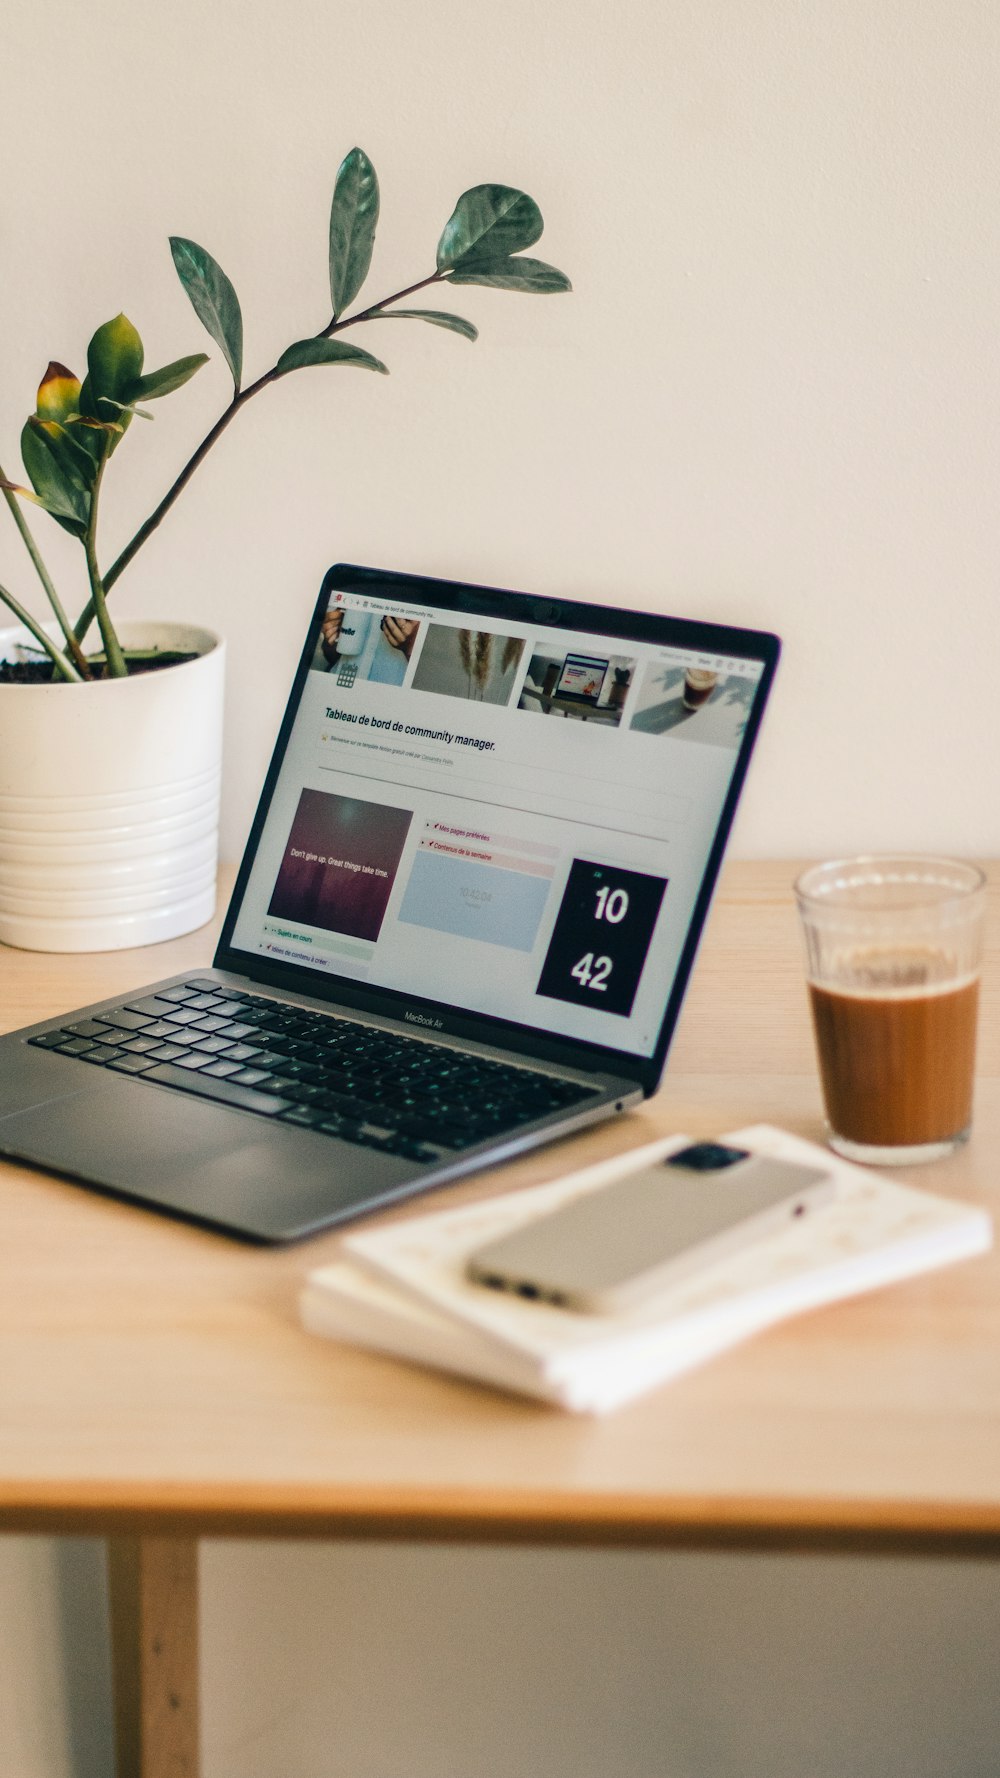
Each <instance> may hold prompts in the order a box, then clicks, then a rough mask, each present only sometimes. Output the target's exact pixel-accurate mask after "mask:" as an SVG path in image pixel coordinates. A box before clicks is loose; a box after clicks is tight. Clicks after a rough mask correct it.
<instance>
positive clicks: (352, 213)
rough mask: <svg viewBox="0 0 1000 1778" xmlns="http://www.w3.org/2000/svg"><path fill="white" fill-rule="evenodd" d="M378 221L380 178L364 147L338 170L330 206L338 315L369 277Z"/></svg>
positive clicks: (332, 286)
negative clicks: (364, 151)
mask: <svg viewBox="0 0 1000 1778" xmlns="http://www.w3.org/2000/svg"><path fill="white" fill-rule="evenodd" d="M377 222H378V180H377V178H376V177H375V168H374V167H373V166H372V164H371V161H370V160H369V159H368V156H367V155H366V154H364V153H363V152H362V150H361V149H360V148H352V149H351V152H350V154H349V155H347V156H346V157H345V159H344V160H342V161H341V163H340V166H339V168H338V170H337V182H336V184H335V186H334V188H333V203H332V205H331V208H330V297H331V300H332V302H333V313H334V316H337V315H340V314H342V313H343V311H344V310H345V309H346V308H347V305H348V303H352V302H353V301H354V298H355V297H356V296H357V294H358V291H359V290H360V289H361V286H362V284H363V283H364V281H365V279H366V278H367V276H368V268H369V266H370V265H371V262H372V248H373V246H374V245H375V225H376V223H377Z"/></svg>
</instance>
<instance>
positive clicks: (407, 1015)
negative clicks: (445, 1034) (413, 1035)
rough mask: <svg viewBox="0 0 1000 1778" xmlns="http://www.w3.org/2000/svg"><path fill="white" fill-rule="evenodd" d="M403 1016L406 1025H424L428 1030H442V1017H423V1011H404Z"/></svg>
mask: <svg viewBox="0 0 1000 1778" xmlns="http://www.w3.org/2000/svg"><path fill="white" fill-rule="evenodd" d="M403 1017H404V1019H405V1020H406V1022H407V1024H408V1025H426V1027H427V1029H428V1031H443V1030H444V1021H443V1020H442V1019H425V1018H424V1015H423V1013H420V1012H404V1014H403Z"/></svg>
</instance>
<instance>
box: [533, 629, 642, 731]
mask: <svg viewBox="0 0 1000 1778" xmlns="http://www.w3.org/2000/svg"><path fill="white" fill-rule="evenodd" d="M634 677H635V661H634V660H631V659H630V658H629V657H628V656H627V655H622V654H605V655H599V654H587V653H584V652H582V651H576V650H573V649H561V648H555V647H553V646H552V645H551V644H550V645H549V646H547V647H541V648H536V649H535V651H534V653H533V654H532V657H531V660H530V661H529V663H528V671H527V673H526V674H525V676H524V684H523V685H522V687H521V695H520V697H519V698H518V700H517V707H518V709H519V710H531V711H533V712H534V713H535V714H536V715H541V716H565V717H570V718H573V717H576V718H580V719H582V720H584V721H587V720H589V719H592V720H594V721H596V722H603V723H606V724H611V725H614V726H617V724H618V723H620V722H621V719H622V711H623V709H624V708H625V700H626V698H627V697H628V694H629V690H630V688H631V685H632V681H633V679H634Z"/></svg>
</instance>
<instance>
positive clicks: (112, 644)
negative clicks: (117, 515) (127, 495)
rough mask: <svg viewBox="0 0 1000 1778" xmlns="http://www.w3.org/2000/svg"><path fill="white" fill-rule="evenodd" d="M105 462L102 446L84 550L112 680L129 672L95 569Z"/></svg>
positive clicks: (106, 459)
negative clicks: (99, 500) (98, 513)
mask: <svg viewBox="0 0 1000 1778" xmlns="http://www.w3.org/2000/svg"><path fill="white" fill-rule="evenodd" d="M107 461H108V447H107V445H105V447H104V450H103V452H102V454H101V460H100V462H99V463H98V465H97V474H96V476H95V477H94V486H93V489H92V491H91V496H90V519H89V522H88V524H87V529H86V532H85V534H84V539H83V547H84V549H85V551H86V554H87V573H88V574H89V576H90V596H91V599H92V600H93V603H94V614H95V616H96V618H97V627H98V629H99V630H100V632H101V641H102V642H103V643H104V659H105V661H106V662H107V670H108V672H109V674H110V675H111V678H112V679H124V678H126V676H127V674H128V668H127V666H126V665H125V656H124V655H123V654H122V651H121V644H120V643H119V641H118V637H117V636H116V635H115V630H114V625H113V624H112V622H111V619H110V617H109V616H108V604H107V600H106V599H105V597H104V583H103V581H102V580H101V571H100V569H99V567H98V565H97V541H96V540H97V503H98V497H99V495H100V492H101V481H102V478H103V476H104V468H105V464H106V463H107Z"/></svg>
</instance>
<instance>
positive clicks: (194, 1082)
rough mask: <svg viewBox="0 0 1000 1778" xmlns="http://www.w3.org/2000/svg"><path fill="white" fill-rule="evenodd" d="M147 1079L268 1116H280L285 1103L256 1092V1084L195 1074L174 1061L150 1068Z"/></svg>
mask: <svg viewBox="0 0 1000 1778" xmlns="http://www.w3.org/2000/svg"><path fill="white" fill-rule="evenodd" d="M143 1079H144V1080H157V1081H160V1082H161V1083H162V1084H163V1086H165V1087H177V1088H178V1089H179V1090H180V1092H182V1093H197V1094H198V1095H199V1097H200V1098H203V1099H217V1100H219V1101H220V1103H221V1104H223V1105H235V1106H237V1107H238V1109H239V1110H241V1111H259V1112H261V1113H262V1114H263V1116H264V1117H276V1116H277V1114H278V1112H279V1111H282V1110H283V1109H284V1105H285V1101H284V1100H283V1099H269V1098H267V1096H266V1094H264V1093H255V1092H254V1090H253V1088H252V1087H247V1086H237V1085H236V1084H235V1083H234V1082H233V1081H232V1080H219V1079H218V1077H217V1076H215V1075H206V1074H204V1073H201V1074H194V1073H191V1072H190V1071H189V1070H187V1069H185V1068H178V1067H177V1066H176V1064H174V1063H173V1062H157V1064H156V1066H155V1068H147V1069H146V1072H145V1074H144V1075H143Z"/></svg>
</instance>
